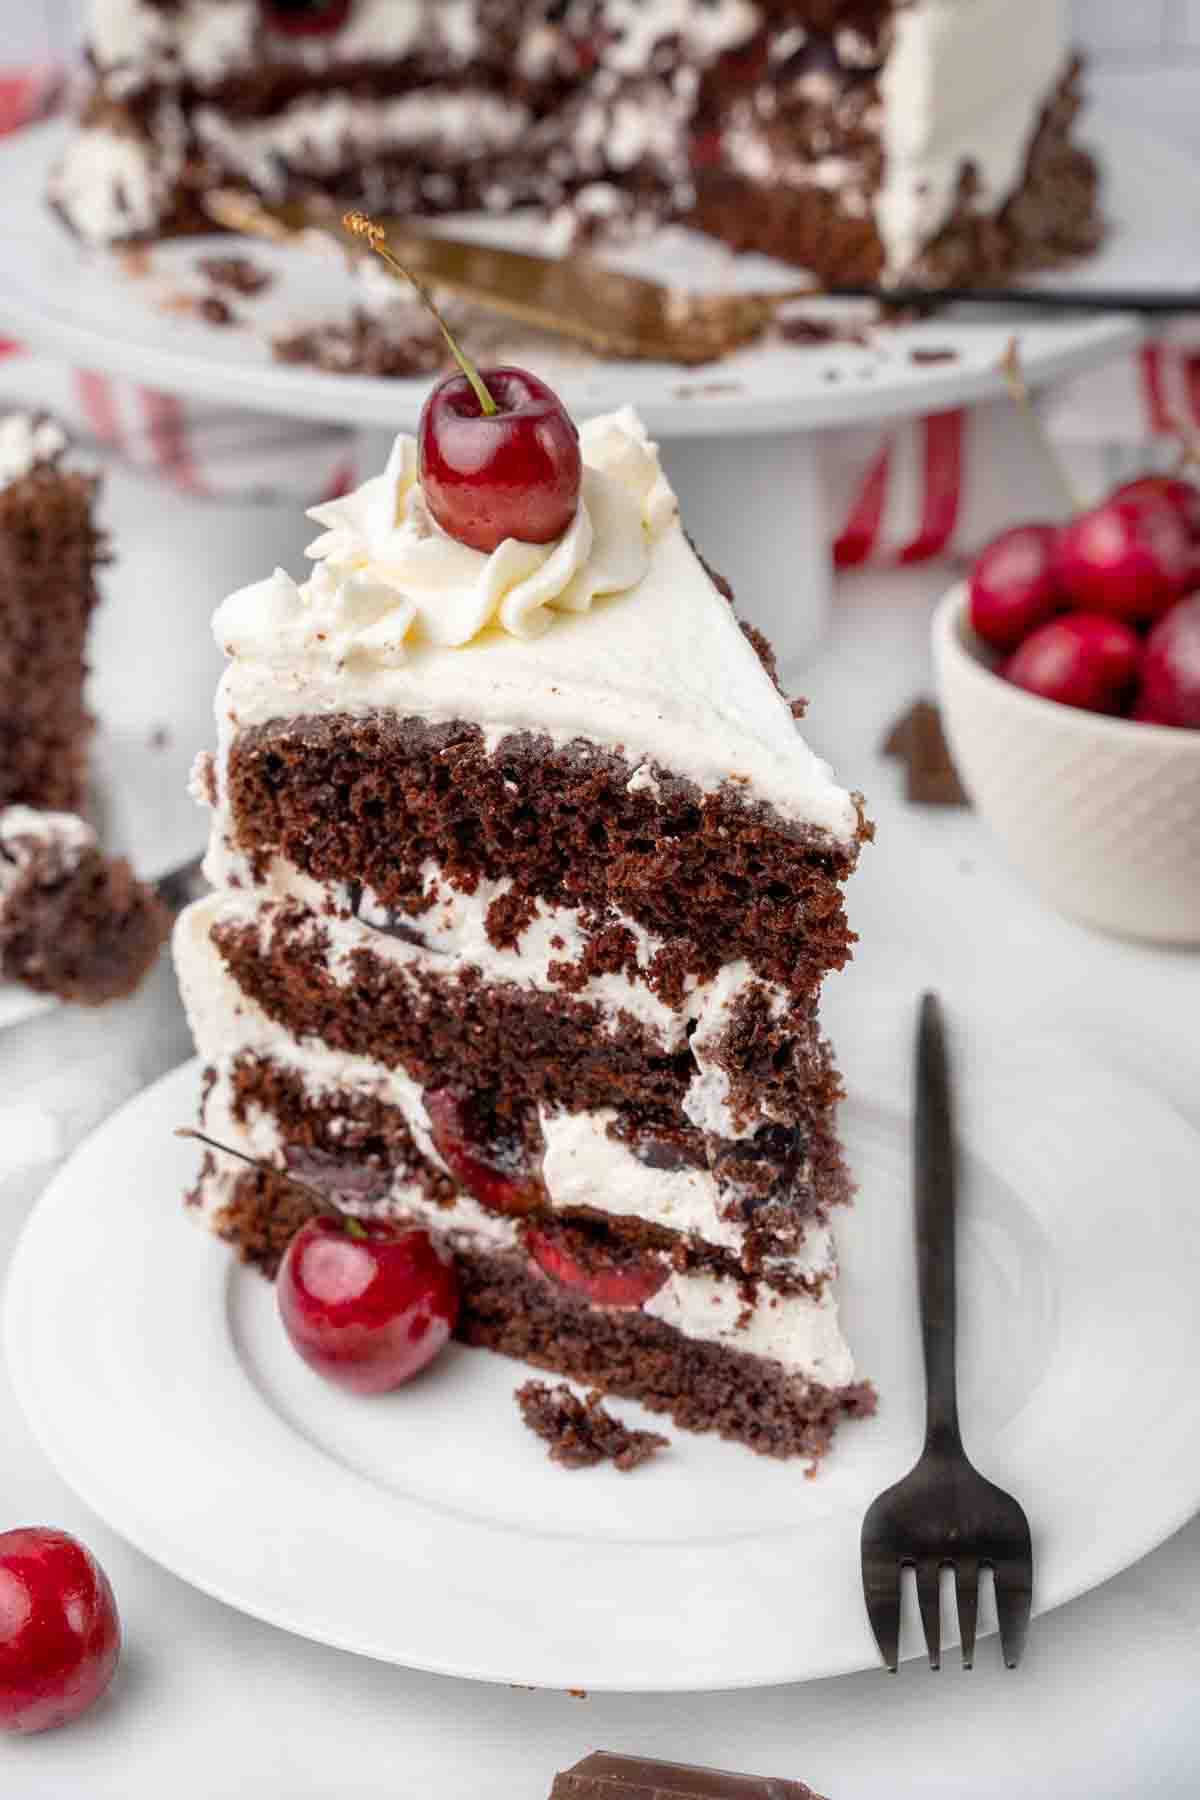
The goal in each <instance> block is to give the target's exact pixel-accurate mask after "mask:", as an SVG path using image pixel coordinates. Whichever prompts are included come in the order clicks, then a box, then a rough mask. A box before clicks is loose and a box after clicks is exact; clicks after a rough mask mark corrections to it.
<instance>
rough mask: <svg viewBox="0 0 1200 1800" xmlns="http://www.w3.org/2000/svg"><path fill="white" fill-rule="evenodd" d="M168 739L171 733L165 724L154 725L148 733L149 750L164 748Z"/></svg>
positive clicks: (168, 741) (169, 739)
mask: <svg viewBox="0 0 1200 1800" xmlns="http://www.w3.org/2000/svg"><path fill="white" fill-rule="evenodd" d="M170 741H171V734H170V732H169V731H168V730H167V728H166V726H165V725H156V726H155V727H154V730H153V731H152V732H151V733H150V738H149V744H150V748H151V750H165V749H166V747H167V745H168V744H169V743H170Z"/></svg>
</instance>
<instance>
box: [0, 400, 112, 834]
mask: <svg viewBox="0 0 1200 1800" xmlns="http://www.w3.org/2000/svg"><path fill="white" fill-rule="evenodd" d="M66 447H67V439H66V436H65V434H64V432H63V431H62V429H61V428H60V427H59V426H58V425H57V424H56V423H55V422H54V421H53V420H51V419H46V418H39V417H37V416H36V415H33V414H29V413H12V414H9V415H8V416H7V417H2V418H0V807H4V806H11V805H22V806H39V807H50V808H60V809H62V810H67V811H78V809H79V808H80V807H81V806H82V804H83V800H84V794H85V789H86V783H87V747H88V740H89V738H90V735H91V729H92V721H91V718H90V716H89V714H88V711H87V708H86V706H85V705H84V699H83V684H84V680H85V678H86V675H87V662H86V658H85V651H86V645H87V632H88V622H89V620H90V618H91V614H92V609H93V607H94V606H95V604H96V600H97V590H96V569H97V567H98V566H99V565H100V564H101V563H102V562H104V561H106V560H107V559H106V556H105V547H104V537H103V534H102V533H101V531H100V530H99V528H98V527H97V525H96V521H95V516H94V501H95V495H96V486H97V484H96V479H95V477H94V476H91V475H85V474H82V473H80V472H79V471H78V470H76V469H71V468H68V467H66V466H65V465H64V464H63V462H62V455H63V452H64V451H65V449H66Z"/></svg>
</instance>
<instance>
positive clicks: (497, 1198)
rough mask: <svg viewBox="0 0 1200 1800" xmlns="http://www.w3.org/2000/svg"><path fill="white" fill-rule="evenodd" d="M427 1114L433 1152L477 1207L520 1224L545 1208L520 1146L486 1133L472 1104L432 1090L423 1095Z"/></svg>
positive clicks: (447, 1092)
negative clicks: (477, 1204) (478, 1205)
mask: <svg viewBox="0 0 1200 1800" xmlns="http://www.w3.org/2000/svg"><path fill="white" fill-rule="evenodd" d="M425 1109H426V1111H427V1112H428V1114H429V1122H430V1126H431V1127H432V1130H431V1136H432V1138H433V1144H434V1148H435V1149H436V1151H437V1152H438V1155H439V1156H440V1157H441V1159H442V1161H443V1162H444V1163H445V1165H446V1167H447V1169H449V1171H450V1173H451V1175H453V1177H454V1179H455V1181H457V1182H458V1184H459V1186H460V1187H464V1188H466V1190H467V1192H468V1194H470V1195H472V1197H473V1198H474V1199H476V1200H478V1202H479V1204H480V1206H486V1207H487V1209H488V1211H489V1212H495V1213H503V1214H504V1215H505V1216H506V1217H507V1218H510V1219H523V1218H525V1217H526V1216H527V1214H529V1213H531V1212H535V1211H537V1209H538V1208H539V1207H541V1206H543V1205H544V1204H545V1200H546V1195H545V1190H544V1188H543V1187H542V1184H541V1181H540V1180H539V1178H538V1176H537V1175H536V1174H534V1172H533V1171H532V1170H531V1169H530V1167H529V1163H528V1159H527V1157H526V1155H525V1151H524V1146H523V1145H521V1144H519V1143H518V1142H516V1140H515V1139H513V1138H509V1137H504V1136H500V1135H498V1134H497V1133H496V1132H495V1131H494V1130H493V1131H490V1132H489V1131H485V1130H484V1129H483V1127H482V1126H481V1124H480V1120H479V1116H478V1113H477V1110H476V1108H475V1107H474V1106H473V1105H472V1103H471V1102H470V1100H468V1099H465V1098H464V1097H463V1096H462V1095H460V1094H456V1093H455V1092H454V1091H453V1090H452V1089H451V1088H434V1089H432V1090H431V1091H430V1092H428V1093H426V1095H425Z"/></svg>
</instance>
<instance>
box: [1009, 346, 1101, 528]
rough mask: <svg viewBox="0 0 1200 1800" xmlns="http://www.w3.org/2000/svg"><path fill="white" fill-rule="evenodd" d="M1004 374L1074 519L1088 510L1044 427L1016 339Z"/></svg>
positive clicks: (1010, 391) (1010, 349)
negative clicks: (1030, 390)
mask: <svg viewBox="0 0 1200 1800" xmlns="http://www.w3.org/2000/svg"><path fill="white" fill-rule="evenodd" d="M1000 373H1001V374H1002V375H1003V376H1004V379H1005V382H1006V383H1007V385H1008V391H1009V393H1010V394H1011V395H1012V397H1013V400H1014V401H1015V402H1016V405H1017V409H1018V411H1019V412H1020V414H1021V417H1022V418H1023V419H1024V421H1025V423H1026V425H1027V426H1028V427H1029V435H1030V437H1031V438H1032V439H1033V442H1034V444H1035V445H1036V446H1037V450H1038V454H1039V455H1040V456H1042V457H1044V458H1045V460H1046V461H1047V462H1048V463H1049V464H1050V467H1051V469H1052V470H1053V471H1054V477H1055V480H1056V481H1057V482H1058V485H1059V487H1060V488H1061V489H1062V493H1063V497H1064V499H1065V500H1066V502H1067V508H1068V511H1069V512H1070V514H1071V516H1072V518H1073V517H1074V516H1075V514H1076V513H1081V512H1082V511H1083V510H1084V506H1083V501H1082V500H1081V499H1080V496H1079V494H1078V492H1077V490H1076V488H1075V485H1074V483H1073V482H1072V480H1071V478H1070V476H1069V475H1068V474H1067V471H1066V468H1065V466H1064V464H1063V460H1062V458H1061V456H1060V455H1059V454H1058V452H1057V450H1055V448H1054V446H1053V445H1052V444H1051V442H1050V438H1049V435H1048V433H1047V431H1046V427H1045V426H1044V425H1043V424H1042V420H1041V415H1040V414H1039V412H1038V410H1037V407H1036V406H1035V405H1034V404H1033V400H1032V397H1031V396H1030V392H1029V387H1028V385H1027V383H1026V380H1025V371H1024V369H1023V368H1022V367H1021V352H1020V348H1019V346H1018V344H1017V340H1016V338H1015V337H1011V338H1009V340H1008V345H1007V348H1006V349H1005V352H1004V355H1003V356H1002V357H1001V358H1000Z"/></svg>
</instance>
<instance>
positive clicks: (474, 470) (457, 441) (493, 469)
mask: <svg viewBox="0 0 1200 1800" xmlns="http://www.w3.org/2000/svg"><path fill="white" fill-rule="evenodd" d="M345 224H346V229H347V231H349V232H350V233H351V234H352V235H353V236H355V237H360V238H363V239H365V241H366V242H367V244H368V245H369V246H370V248H371V249H372V250H373V251H374V253H375V255H376V256H378V257H379V259H380V261H381V262H382V263H383V264H384V266H385V267H386V268H387V269H388V271H389V272H390V273H391V274H393V275H395V276H397V277H398V278H399V279H400V280H401V281H404V282H407V283H408V284H409V285H410V286H411V287H414V288H415V289H416V291H417V294H418V295H419V296H420V299H421V301H422V302H423V304H424V305H425V306H426V307H427V308H428V310H429V312H430V313H431V314H432V315H433V318H434V319H435V320H436V322H437V325H438V327H439V329H440V330H441V333H442V335H443V337H444V338H445V340H446V343H447V344H448V345H449V348H450V354H451V355H452V356H453V358H454V360H455V362H456V363H457V364H458V367H459V373H458V374H457V375H450V376H448V377H447V378H446V380H444V381H441V382H439V383H438V385H437V387H435V388H434V390H433V392H432V393H431V394H430V396H429V398H428V400H427V401H426V402H425V405H424V408H423V410H422V412H421V423H420V426H419V427H418V432H417V442H418V468H419V471H420V479H421V486H422V488H423V489H424V492H425V499H426V502H427V504H428V506H429V510H430V512H431V513H432V515H433V517H434V519H435V520H436V521H437V523H438V524H439V525H440V526H441V528H442V530H443V531H444V532H446V534H447V535H448V536H449V537H452V538H454V539H455V540H456V541H457V542H458V543H460V544H467V545H468V546H469V547H470V548H471V549H472V550H481V551H482V552H483V553H484V554H485V555H488V556H490V555H491V553H492V551H493V550H498V549H499V548H500V546H501V544H502V543H504V541H505V540H506V539H507V538H515V539H516V540H517V541H518V542H519V543H522V544H552V543H553V542H554V541H555V539H556V538H560V537H562V535H563V533H564V532H565V531H567V530H568V529H569V527H570V524H571V521H572V519H573V518H574V517H575V512H576V508H577V507H578V505H579V490H580V486H581V484H582V480H583V458H582V456H581V454H580V450H579V432H578V429H577V428H576V425H575V421H574V420H573V419H572V418H571V415H570V413H569V412H568V411H567V409H566V407H565V406H564V405H563V403H562V401H561V400H560V399H559V397H558V395H557V394H556V393H555V392H554V390H553V389H552V388H550V387H547V385H546V383H545V382H544V381H541V380H539V379H538V377H537V376H536V375H531V374H530V373H529V371H528V369H515V368H497V369H484V370H480V369H478V368H476V366H475V364H474V363H473V362H472V360H471V358H470V357H469V356H468V355H467V354H466V352H465V350H463V348H462V346H461V345H460V344H459V342H458V340H457V339H456V338H455V336H454V334H453V332H452V331H451V330H450V327H449V326H448V325H447V323H446V321H445V319H444V318H443V316H442V313H441V310H440V308H439V307H438V305H437V303H436V301H435V300H434V298H433V295H432V294H431V293H430V291H429V289H428V287H426V285H425V284H424V282H422V281H420V280H419V279H418V277H417V276H416V275H414V274H412V273H411V271H410V270H409V269H407V268H406V267H405V265H404V264H403V263H402V262H401V261H400V259H399V257H397V256H395V255H393V253H392V251H391V250H389V249H388V246H387V240H386V237H385V234H384V232H383V230H382V228H381V227H380V226H378V225H376V224H375V223H374V222H373V221H372V220H371V219H369V218H368V217H367V215H366V214H365V213H358V212H354V213H347V215H346V220H345Z"/></svg>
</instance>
